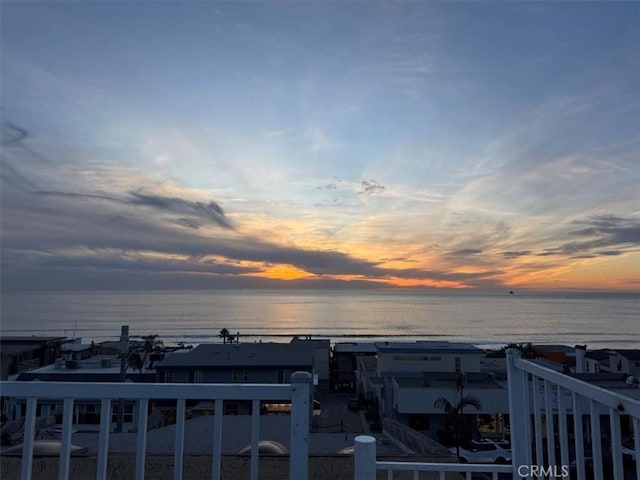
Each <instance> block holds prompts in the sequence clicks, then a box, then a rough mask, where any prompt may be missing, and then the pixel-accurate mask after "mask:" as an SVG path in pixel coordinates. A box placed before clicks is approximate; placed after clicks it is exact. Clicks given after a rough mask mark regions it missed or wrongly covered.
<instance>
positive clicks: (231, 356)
mask: <svg viewBox="0 0 640 480" xmlns="http://www.w3.org/2000/svg"><path fill="white" fill-rule="evenodd" d="M311 365H313V345H312V344H307V343H305V342H294V343H240V344H235V343H234V344H203V345H198V346H197V347H196V348H194V349H193V350H192V351H191V352H189V353H170V354H168V355H166V356H165V358H164V360H162V361H160V362H158V363H156V368H158V369H163V368H169V367H171V368H193V367H260V366H264V367H276V366H277V367H302V366H311Z"/></svg>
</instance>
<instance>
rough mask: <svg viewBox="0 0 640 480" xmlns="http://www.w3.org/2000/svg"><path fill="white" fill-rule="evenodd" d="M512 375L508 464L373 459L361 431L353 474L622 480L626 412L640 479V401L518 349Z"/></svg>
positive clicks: (371, 445) (511, 354) (511, 360)
mask: <svg viewBox="0 0 640 480" xmlns="http://www.w3.org/2000/svg"><path fill="white" fill-rule="evenodd" d="M507 373H508V386H509V417H510V426H511V448H512V459H511V462H512V463H511V465H479V464H450V463H415V462H381V461H376V454H375V439H373V437H369V436H360V437H357V438H356V442H355V460H354V467H355V478H356V480H365V479H374V478H376V471H380V470H386V471H387V472H388V473H387V478H388V479H392V478H393V472H394V471H401V470H404V471H407V470H408V471H412V472H414V474H413V476H414V478H415V479H417V478H418V475H419V473H418V472H439V476H440V479H442V480H443V479H445V476H446V472H464V473H466V478H468V479H470V478H471V477H472V473H475V472H483V473H485V474H487V473H489V474H491V475H492V478H493V479H494V480H497V479H498V478H499V475H500V474H501V473H502V474H509V475H510V476H511V478H514V479H517V478H556V477H557V478H560V477H563V478H568V477H569V476H573V478H580V479H583V478H587V470H592V471H593V478H594V479H595V480H604V479H605V478H607V479H610V478H613V479H614V480H623V479H624V464H623V450H622V430H621V419H622V417H623V416H625V417H626V418H628V421H629V422H630V424H631V431H632V432H633V439H634V444H635V451H634V452H633V453H632V454H631V455H632V457H633V459H632V462H633V461H635V473H636V478H640V401H638V400H635V399H632V398H630V397H629V396H626V395H621V394H619V393H616V392H612V391H609V390H605V389H603V388H600V387H598V386H595V385H593V384H590V383H587V382H584V381H581V380H578V379H576V378H573V377H570V376H568V375H564V374H562V373H559V372H556V371H553V370H550V369H548V368H545V367H542V366H540V365H538V364H536V363H534V362H531V361H528V360H525V359H523V358H521V354H520V352H519V351H518V350H515V349H510V350H509V351H507ZM604 417H608V419H609V422H608V426H607V425H606V424H605V423H604V422H605V421H606V420H604ZM570 424H572V425H573V427H572V428H569V425H570ZM603 434H604V435H603ZM571 436H573V442H570V438H571ZM571 443H572V444H571ZM589 446H590V448H591V452H589V451H588V447H589ZM605 459H606V462H605ZM605 463H606V465H605ZM605 472H606V476H605Z"/></svg>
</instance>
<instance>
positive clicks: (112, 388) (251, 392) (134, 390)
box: [0, 372, 311, 480]
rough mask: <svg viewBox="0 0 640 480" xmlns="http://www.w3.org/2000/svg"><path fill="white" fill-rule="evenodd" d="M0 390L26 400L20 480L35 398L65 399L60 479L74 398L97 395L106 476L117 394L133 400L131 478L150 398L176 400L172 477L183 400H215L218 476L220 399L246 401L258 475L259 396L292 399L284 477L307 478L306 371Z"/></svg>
mask: <svg viewBox="0 0 640 480" xmlns="http://www.w3.org/2000/svg"><path fill="white" fill-rule="evenodd" d="M0 387H1V390H0V394H1V395H2V396H3V397H6V398H15V399H26V416H25V431H24V445H23V452H22V473H21V475H22V479H23V480H29V479H30V478H31V474H32V464H33V463H32V462H33V449H34V442H35V425H36V407H37V402H38V399H47V400H49V399H64V406H63V410H64V414H63V420H62V422H63V423H62V436H61V451H60V464H59V469H58V478H59V479H68V478H69V472H70V448H71V433H72V426H73V425H72V422H73V405H74V401H75V400H87V399H100V400H101V409H100V412H101V415H100V433H99V449H98V468H97V473H96V478H97V479H98V480H105V479H106V478H107V459H108V451H109V430H110V425H111V414H110V413H109V412H111V404H112V402H113V401H114V400H115V401H118V400H119V399H125V400H136V401H137V403H138V413H139V414H138V418H137V441H136V463H135V478H136V480H143V479H144V470H145V459H146V438H147V415H146V414H145V412H147V410H148V405H149V400H150V399H152V400H167V399H172V400H176V402H177V403H176V433H175V448H174V471H173V478H174V479H176V480H178V479H181V478H182V476H183V456H184V427H185V410H186V400H188V399H199V400H215V415H214V427H213V452H212V472H213V473H212V477H213V479H214V480H217V479H220V478H221V476H220V471H221V455H222V418H223V415H222V414H223V402H224V401H225V400H251V401H252V419H251V461H250V478H251V479H252V480H255V479H257V478H258V455H259V448H258V444H259V425H260V401H261V400H265V401H274V400H278V401H291V448H290V459H289V476H290V478H291V479H294V480H298V479H306V478H307V476H308V459H309V416H310V413H311V403H310V400H311V396H310V395H311V394H310V391H311V375H310V374H309V373H307V372H296V373H294V374H293V375H292V376H291V384H290V385H289V384H285V385H270V384H260V385H258V384H184V383H180V384H166V383H162V384H136V383H71V382H1V383H0Z"/></svg>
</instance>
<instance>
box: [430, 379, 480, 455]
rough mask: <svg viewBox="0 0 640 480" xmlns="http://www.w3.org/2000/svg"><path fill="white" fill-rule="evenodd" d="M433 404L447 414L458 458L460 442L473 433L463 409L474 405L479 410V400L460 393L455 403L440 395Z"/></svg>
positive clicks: (467, 438) (466, 439)
mask: <svg viewBox="0 0 640 480" xmlns="http://www.w3.org/2000/svg"><path fill="white" fill-rule="evenodd" d="M461 391H462V390H461ZM433 406H434V407H435V408H440V409H442V410H444V412H445V414H446V415H447V424H448V425H449V428H451V427H453V439H454V441H455V444H456V454H457V456H458V458H460V444H461V443H462V441H463V440H464V441H465V442H466V441H468V440H469V439H470V437H471V435H472V434H473V427H472V425H471V424H470V423H469V421H468V419H467V418H466V417H465V416H464V409H465V407H474V408H475V409H476V410H480V408H481V403H480V400H478V399H477V398H475V397H473V396H471V395H466V396H464V397H463V396H462V393H461V394H460V400H459V401H458V403H456V404H455V405H454V404H453V403H451V402H450V401H449V399H448V398H445V397H440V398H438V399H437V400H436V401H435V402H434V403H433Z"/></svg>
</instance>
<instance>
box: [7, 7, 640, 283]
mask: <svg viewBox="0 0 640 480" xmlns="http://www.w3.org/2000/svg"><path fill="white" fill-rule="evenodd" d="M0 9H1V10H0V13H1V32H0V40H1V42H0V44H1V48H2V58H1V105H0V107H1V110H0V115H1V117H2V166H1V170H0V173H1V203H0V213H1V222H2V233H1V249H2V250H1V258H0V259H1V275H2V277H1V279H2V284H1V286H2V289H3V290H6V291H9V290H27V291H29V290H51V289H56V290H58V289H61V290H65V289H67V290H78V289H168V288H175V289H188V288H192V289H196V288H197V289H208V288H282V287H285V288H297V287H309V288H392V287H415V288H459V289H479V290H494V289H495V290H515V289H543V290H549V289H553V290H555V289H560V290H570V289H582V290H628V291H638V290H640V201H639V200H640V187H639V185H640V162H639V158H638V156H639V155H638V152H640V3H637V2H585V3H582V2H533V3H527V2H517V3H510V2H509V3H507V2H497V3H493V2H470V3H467V2H445V3H440V2H407V3H404V2H393V3H387V2H346V3H343V2H340V3H333V2H300V3H298V2H259V3H222V2H221V3H219V2H204V1H202V2H188V1H187V2H169V1H155V2H154V1H147V2H129V1H119V2H116V1H113V2H71V1H60V2H58V1H46V2H38V1H31V2H12V1H3V2H2V4H1V5H0Z"/></svg>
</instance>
